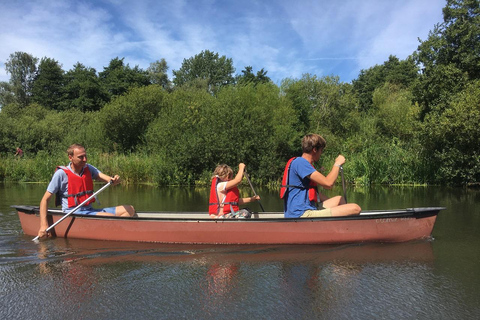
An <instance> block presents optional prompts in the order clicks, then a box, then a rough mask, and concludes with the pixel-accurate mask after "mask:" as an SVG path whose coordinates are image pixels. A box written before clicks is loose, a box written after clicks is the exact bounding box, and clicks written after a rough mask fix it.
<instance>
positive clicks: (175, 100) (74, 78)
mask: <svg viewBox="0 0 480 320" xmlns="http://www.w3.org/2000/svg"><path fill="white" fill-rule="evenodd" d="M479 39H480V4H479V0H448V1H447V2H446V6H445V7H444V8H443V22H441V23H438V24H437V25H435V26H434V29H433V30H432V31H430V33H429V35H428V38H427V39H426V40H420V42H419V46H418V48H417V50H416V51H415V52H413V53H412V54H411V55H410V56H409V57H408V58H406V59H404V60H400V59H398V58H397V57H395V56H393V55H392V56H390V57H389V59H388V60H387V61H385V62H384V63H383V64H381V65H375V66H373V67H371V68H369V69H365V70H362V71H361V72H360V74H359V75H358V77H357V78H356V79H355V80H353V81H352V82H351V83H345V82H341V81H340V80H339V78H338V77H336V76H326V77H318V76H316V75H312V74H304V75H303V76H302V77H301V78H299V79H293V78H286V79H283V80H282V82H281V84H280V85H276V84H274V83H273V82H272V81H271V80H270V79H269V77H268V76H267V71H266V70H264V69H261V70H259V71H257V72H254V71H253V68H252V67H251V66H246V67H245V68H244V69H243V70H242V71H241V73H240V74H236V75H235V68H234V67H233V61H232V59H231V58H227V57H226V56H221V55H219V54H218V53H215V52H211V51H209V50H204V51H202V52H201V53H199V54H197V55H195V56H193V57H191V58H188V59H184V61H183V63H182V65H181V67H180V68H179V69H178V70H173V72H172V73H173V79H172V80H170V79H169V77H168V75H167V71H168V65H167V62H166V61H165V60H164V59H161V60H159V61H156V62H154V63H152V64H150V66H149V67H148V68H147V69H146V70H143V69H142V68H139V67H138V66H135V67H131V66H130V65H129V64H127V63H125V62H124V59H120V58H118V57H117V58H114V59H112V60H111V61H110V64H109V65H108V66H107V67H104V69H103V71H100V72H97V71H96V70H95V69H93V68H89V67H85V66H84V65H82V64H81V63H77V64H76V65H74V67H73V68H72V69H71V70H68V71H64V70H63V69H62V66H61V65H60V64H59V63H58V61H56V60H54V59H52V58H47V57H44V58H42V59H40V60H39V59H38V58H36V57H33V56H31V55H30V54H28V53H25V52H15V53H13V54H11V55H10V58H9V59H8V61H7V63H6V70H7V72H8V74H10V77H11V78H10V81H9V82H2V83H0V105H1V106H2V108H1V111H0V156H1V157H2V161H1V163H0V178H3V179H4V180H23V181H31V180H34V181H35V180H42V181H44V180H48V179H49V178H50V176H51V174H52V171H53V170H54V168H55V165H57V164H61V163H64V162H65V158H66V157H65V151H64V150H65V149H66V147H67V146H68V145H70V144H71V143H73V142H77V143H82V144H84V145H85V146H86V147H87V148H88V152H89V155H91V157H92V158H93V160H92V159H90V162H92V163H93V164H94V165H98V167H99V168H101V169H103V170H105V171H108V169H112V170H114V171H115V172H119V173H120V174H121V175H122V176H123V177H124V178H125V179H126V180H127V181H131V182H150V183H153V184H158V185H170V184H198V183H205V182H207V181H208V180H209V179H210V175H211V172H212V171H213V169H214V168H215V166H216V164H218V163H227V164H229V165H230V166H232V167H236V165H237V164H238V163H239V162H244V163H246V164H247V168H248V169H249V171H250V172H254V175H252V176H254V177H255V179H256V180H257V182H258V183H262V184H265V185H269V184H271V185H277V184H278V182H279V180H280V177H281V174H282V171H283V167H284V165H285V163H286V161H287V160H288V159H289V158H290V157H292V156H298V155H300V154H301V150H300V139H301V137H302V136H303V135H304V134H306V133H310V132H316V133H319V134H321V135H323V136H324V137H325V138H326V140H327V149H326V150H325V154H324V156H323V160H322V163H321V164H320V165H323V166H325V167H326V168H329V166H330V165H331V164H332V163H333V160H334V158H335V157H336V155H338V154H339V153H342V154H344V155H345V156H346V158H347V160H348V161H347V163H346V164H345V173H346V175H347V178H348V180H349V181H350V182H353V183H359V184H369V183H384V184H399V183H405V184H412V183H422V184H424V183H428V184H453V185H465V184H478V182H479V181H480V147H479V146H480V41H479ZM16 147H21V148H22V149H23V151H24V154H25V155H24V159H22V161H18V159H14V158H13V153H14V150H15V149H16ZM46 159H48V161H46ZM55 161H57V162H58V163H56V162H55ZM45 162H47V164H45ZM40 163H41V165H40Z"/></svg>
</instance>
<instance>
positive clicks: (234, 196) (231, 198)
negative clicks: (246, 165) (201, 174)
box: [208, 177, 240, 214]
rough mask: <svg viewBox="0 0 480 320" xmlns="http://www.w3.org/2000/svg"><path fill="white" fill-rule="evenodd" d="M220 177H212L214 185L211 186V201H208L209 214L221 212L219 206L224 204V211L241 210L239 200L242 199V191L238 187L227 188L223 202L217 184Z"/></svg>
mask: <svg viewBox="0 0 480 320" xmlns="http://www.w3.org/2000/svg"><path fill="white" fill-rule="evenodd" d="M220 182H221V181H220V179H219V178H218V177H214V178H213V179H212V185H211V186H210V201H209V203H208V213H209V214H219V213H218V212H219V208H220V207H221V206H222V205H223V212H224V213H228V212H236V211H238V210H239V207H238V200H239V199H240V191H239V190H238V188H237V187H234V188H231V189H229V190H227V196H226V197H225V201H223V202H221V201H220V199H219V198H218V194H217V185H218V184H219V183H220Z"/></svg>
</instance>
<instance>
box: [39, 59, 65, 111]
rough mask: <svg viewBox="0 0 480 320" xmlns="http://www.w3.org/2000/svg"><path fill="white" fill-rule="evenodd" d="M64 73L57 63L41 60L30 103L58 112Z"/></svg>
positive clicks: (51, 60) (50, 60) (52, 60)
mask: <svg viewBox="0 0 480 320" xmlns="http://www.w3.org/2000/svg"><path fill="white" fill-rule="evenodd" d="M64 73H65V72H64V71H63V69H62V67H61V65H60V64H59V63H58V61H56V60H54V59H51V58H46V57H45V58H42V59H41V60H40V64H39V65H38V69H37V73H36V75H35V80H34V82H33V86H32V101H33V102H35V103H38V104H41V105H43V106H45V107H47V108H49V109H53V110H58V109H59V103H60V101H61V99H62V90H63V82H64V79H63V75H64Z"/></svg>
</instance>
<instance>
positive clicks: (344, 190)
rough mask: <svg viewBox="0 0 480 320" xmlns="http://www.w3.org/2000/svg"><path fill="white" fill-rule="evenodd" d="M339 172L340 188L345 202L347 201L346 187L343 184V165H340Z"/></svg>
mask: <svg viewBox="0 0 480 320" xmlns="http://www.w3.org/2000/svg"><path fill="white" fill-rule="evenodd" d="M340 174H341V175H342V188H343V198H344V199H345V203H347V188H346V185H345V178H344V177H343V167H342V166H340Z"/></svg>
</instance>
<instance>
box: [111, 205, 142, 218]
mask: <svg viewBox="0 0 480 320" xmlns="http://www.w3.org/2000/svg"><path fill="white" fill-rule="evenodd" d="M115 216H117V217H138V216H137V213H136V212H135V208H134V207H133V206H130V205H123V206H118V207H116V208H115Z"/></svg>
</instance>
